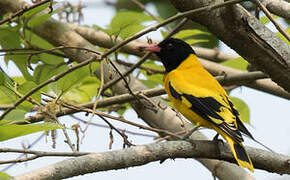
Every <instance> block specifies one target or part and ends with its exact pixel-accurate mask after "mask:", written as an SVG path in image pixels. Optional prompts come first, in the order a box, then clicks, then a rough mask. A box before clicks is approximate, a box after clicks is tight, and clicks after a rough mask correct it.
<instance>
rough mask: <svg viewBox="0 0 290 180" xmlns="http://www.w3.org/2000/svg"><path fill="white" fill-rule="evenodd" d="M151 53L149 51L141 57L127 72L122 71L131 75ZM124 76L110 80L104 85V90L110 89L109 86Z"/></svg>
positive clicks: (124, 75)
mask: <svg viewBox="0 0 290 180" xmlns="http://www.w3.org/2000/svg"><path fill="white" fill-rule="evenodd" d="M150 55H151V52H147V53H146V54H145V55H144V56H143V57H142V58H141V59H140V61H138V62H137V63H136V64H134V65H133V66H132V67H131V68H130V69H128V70H127V71H126V72H124V73H122V76H123V77H126V76H127V75H129V74H130V73H132V72H133V71H134V70H135V69H136V68H137V67H139V66H140V65H141V64H143V63H144V62H145V61H146V59H147V58H148V57H149V56H150ZM122 76H119V77H118V78H116V79H113V80H111V81H109V82H107V83H106V84H105V85H104V87H103V91H105V90H106V89H108V88H109V87H111V86H112V85H114V84H116V83H117V82H119V81H120V80H121V79H122Z"/></svg>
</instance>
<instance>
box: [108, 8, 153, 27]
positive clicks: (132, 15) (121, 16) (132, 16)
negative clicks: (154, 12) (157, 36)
mask: <svg viewBox="0 0 290 180" xmlns="http://www.w3.org/2000/svg"><path fill="white" fill-rule="evenodd" d="M150 20H152V17H150V16H148V15H146V14H144V13H140V12H134V11H121V12H118V13H117V14H116V15H115V16H114V17H113V19H112V21H111V24H110V26H111V27H112V28H117V29H123V28H125V27H127V26H129V25H133V24H140V23H142V22H145V21H150Z"/></svg>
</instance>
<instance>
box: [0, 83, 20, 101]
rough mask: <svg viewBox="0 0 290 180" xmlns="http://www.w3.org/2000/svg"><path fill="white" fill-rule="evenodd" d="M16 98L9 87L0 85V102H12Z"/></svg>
mask: <svg viewBox="0 0 290 180" xmlns="http://www.w3.org/2000/svg"><path fill="white" fill-rule="evenodd" d="M17 98H18V97H17V95H16V94H15V93H14V92H13V91H12V90H11V89H9V88H7V87H5V86H0V104H12V103H14V102H15V101H16V100H17Z"/></svg>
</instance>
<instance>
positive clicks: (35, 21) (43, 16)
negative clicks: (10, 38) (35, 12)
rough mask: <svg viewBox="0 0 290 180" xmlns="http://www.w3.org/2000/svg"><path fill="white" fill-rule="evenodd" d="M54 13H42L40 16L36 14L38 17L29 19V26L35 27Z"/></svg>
mask: <svg viewBox="0 0 290 180" xmlns="http://www.w3.org/2000/svg"><path fill="white" fill-rule="evenodd" d="M52 15H53V13H49V14H41V15H39V16H36V17H34V18H32V19H31V20H29V22H28V27H30V28H34V27H36V26H38V25H40V24H42V23H43V22H44V21H45V20H47V19H48V18H50V17H51V16H52Z"/></svg>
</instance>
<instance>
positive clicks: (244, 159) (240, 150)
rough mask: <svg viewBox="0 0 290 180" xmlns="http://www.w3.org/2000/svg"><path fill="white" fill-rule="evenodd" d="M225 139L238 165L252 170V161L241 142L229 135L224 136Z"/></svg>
mask: <svg viewBox="0 0 290 180" xmlns="http://www.w3.org/2000/svg"><path fill="white" fill-rule="evenodd" d="M225 139H226V140H227V142H228V143H229V145H230V148H231V150H232V152H233V154H234V157H235V159H236V161H237V163H238V165H239V166H241V167H245V168H247V169H249V170H250V171H251V172H254V167H253V163H252V161H251V159H250V157H249V155H248V153H247V152H246V150H245V148H244V146H243V144H242V143H237V142H235V141H234V140H233V139H231V138H230V137H225Z"/></svg>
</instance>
